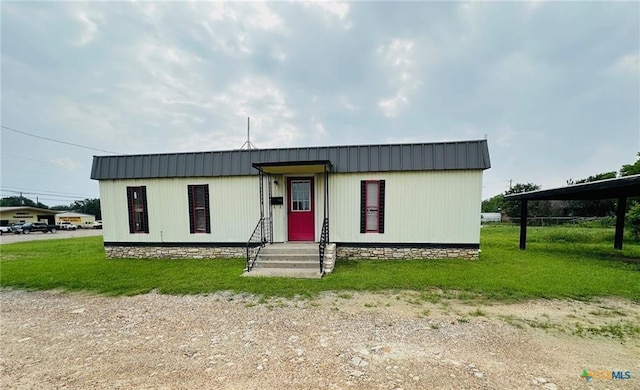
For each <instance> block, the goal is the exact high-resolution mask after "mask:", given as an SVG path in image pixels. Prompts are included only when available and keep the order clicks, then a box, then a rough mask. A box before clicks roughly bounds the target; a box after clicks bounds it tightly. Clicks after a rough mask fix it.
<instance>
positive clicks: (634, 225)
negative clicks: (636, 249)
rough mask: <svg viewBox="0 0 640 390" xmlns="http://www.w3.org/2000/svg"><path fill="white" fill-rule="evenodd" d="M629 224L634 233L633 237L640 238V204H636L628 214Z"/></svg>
mask: <svg viewBox="0 0 640 390" xmlns="http://www.w3.org/2000/svg"><path fill="white" fill-rule="evenodd" d="M627 224H628V225H629V227H630V228H631V231H632V232H633V237H634V238H635V239H636V240H638V239H639V238H640V203H636V204H634V205H633V206H631V208H630V209H629V211H628V212H627Z"/></svg>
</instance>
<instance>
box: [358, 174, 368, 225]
mask: <svg viewBox="0 0 640 390" xmlns="http://www.w3.org/2000/svg"><path fill="white" fill-rule="evenodd" d="M366 232H367V182H366V181H364V180H361V181H360V233H366Z"/></svg>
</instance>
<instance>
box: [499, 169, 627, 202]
mask: <svg viewBox="0 0 640 390" xmlns="http://www.w3.org/2000/svg"><path fill="white" fill-rule="evenodd" d="M632 196H640V175H633V176H624V177H618V178H613V179H605V180H599V181H593V182H589V183H580V184H574V185H570V186H567V187H559V188H551V189H548V190H538V191H529V192H522V193H519V194H510V195H505V197H504V199H505V200H597V199H617V198H625V197H632Z"/></svg>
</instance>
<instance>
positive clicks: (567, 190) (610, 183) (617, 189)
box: [504, 175, 640, 249]
mask: <svg viewBox="0 0 640 390" xmlns="http://www.w3.org/2000/svg"><path fill="white" fill-rule="evenodd" d="M635 196H640V175H633V176H625V177H618V178H615V179H607V180H600V181H594V182H590V183H581V184H575V185H571V186H567V187H560V188H552V189H548V190H538V191H530V192H523V193H520V194H511V195H506V196H505V197H504V199H505V200H517V201H520V249H525V248H526V245H527V217H528V215H527V206H528V201H530V200H603V199H617V200H618V205H617V208H616V233H615V238H614V242H613V247H614V248H615V249H622V238H623V235H624V215H625V212H626V209H627V199H628V198H630V197H635Z"/></svg>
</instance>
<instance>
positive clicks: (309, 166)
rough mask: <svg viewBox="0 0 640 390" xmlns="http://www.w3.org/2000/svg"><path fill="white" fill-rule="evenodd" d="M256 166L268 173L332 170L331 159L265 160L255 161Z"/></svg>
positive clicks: (254, 165)
mask: <svg viewBox="0 0 640 390" xmlns="http://www.w3.org/2000/svg"><path fill="white" fill-rule="evenodd" d="M252 165H253V167H254V168H256V169H258V170H260V171H262V172H264V173H268V174H272V175H278V174H283V173H324V172H327V171H331V161H329V160H318V161H287V162H263V163H253V164H252Z"/></svg>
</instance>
